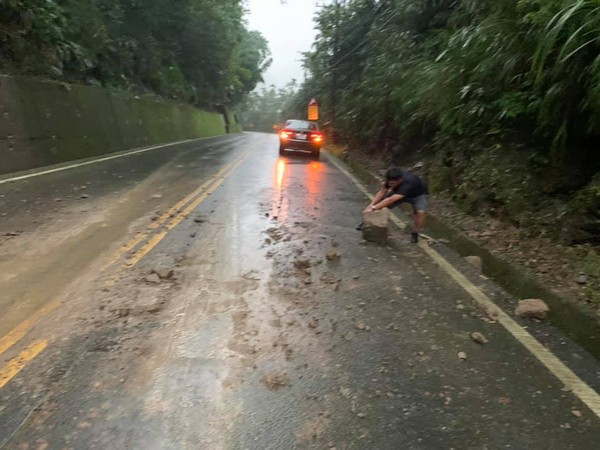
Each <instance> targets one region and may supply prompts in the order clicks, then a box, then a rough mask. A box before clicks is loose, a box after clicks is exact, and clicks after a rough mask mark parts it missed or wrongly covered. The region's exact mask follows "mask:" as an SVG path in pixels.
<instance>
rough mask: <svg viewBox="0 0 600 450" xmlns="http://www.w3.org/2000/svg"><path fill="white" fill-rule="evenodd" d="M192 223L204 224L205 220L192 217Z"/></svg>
mask: <svg viewBox="0 0 600 450" xmlns="http://www.w3.org/2000/svg"><path fill="white" fill-rule="evenodd" d="M194 222H196V223H204V222H206V219H203V218H202V217H194Z"/></svg>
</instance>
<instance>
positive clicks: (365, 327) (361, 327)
mask: <svg viewBox="0 0 600 450" xmlns="http://www.w3.org/2000/svg"><path fill="white" fill-rule="evenodd" d="M354 328H356V329H357V330H361V331H371V327H369V326H368V325H365V324H364V323H363V322H357V323H355V324H354Z"/></svg>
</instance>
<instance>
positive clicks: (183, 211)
mask: <svg viewBox="0 0 600 450" xmlns="http://www.w3.org/2000/svg"><path fill="white" fill-rule="evenodd" d="M255 147H256V145H255V146H254V147H252V148H251V149H249V150H247V151H245V152H243V153H242V154H241V155H239V156H238V157H237V158H235V159H234V160H233V161H231V162H230V163H228V164H227V165H225V166H224V167H223V168H222V169H220V170H219V171H218V172H217V173H216V174H215V175H213V176H212V177H210V178H209V179H208V180H207V181H205V182H204V183H202V185H200V186H199V187H198V188H196V189H195V190H194V191H192V192H190V193H189V194H188V195H186V196H185V197H184V198H183V199H181V200H180V201H179V202H177V204H175V205H174V206H173V207H172V208H170V209H169V210H168V211H167V212H165V213H164V214H163V215H161V216H160V217H159V218H158V219H157V220H155V221H154V222H153V223H152V224H151V225H150V226H149V227H148V229H147V230H145V231H143V232H140V233H137V234H136V236H135V237H134V238H133V239H131V240H130V241H129V242H127V243H126V244H124V245H123V246H122V247H121V248H120V249H119V250H118V251H117V252H116V253H115V255H113V257H112V258H110V260H109V261H108V263H107V264H105V265H104V266H103V268H102V269H101V270H100V273H104V272H105V271H107V270H108V269H110V268H111V267H113V266H115V264H116V263H118V262H119V261H121V260H122V259H123V258H124V257H125V255H127V254H128V253H130V252H131V251H133V250H135V249H136V248H137V250H135V253H133V255H132V256H131V258H129V259H128V260H127V261H126V263H125V264H124V265H123V266H122V267H121V268H122V269H127V268H131V267H133V266H135V265H137V264H138V263H139V262H140V261H141V260H142V258H144V256H146V255H147V254H148V253H149V252H150V251H151V250H152V249H153V248H154V247H156V246H157V245H158V243H159V242H161V241H162V240H163V239H164V238H165V236H166V235H167V234H168V233H169V232H170V231H171V230H172V229H173V228H175V227H176V226H177V225H179V224H180V223H181V222H182V221H183V220H184V219H185V218H186V217H187V216H189V215H190V213H192V212H193V211H194V210H195V209H196V208H197V207H198V206H199V205H200V204H201V203H202V202H203V201H204V200H206V198H207V197H208V196H210V195H211V194H212V193H213V192H214V191H215V190H216V189H217V188H218V187H219V186H221V184H223V182H224V181H225V180H226V179H227V178H228V177H229V176H230V175H231V174H232V173H233V172H234V171H235V170H236V169H237V168H238V167H239V166H240V164H242V162H243V161H244V159H245V158H246V157H247V156H248V155H249V154H250V152H251V151H252V150H253V149H254V148H255ZM161 227H162V229H161ZM157 230H160V231H158V232H157ZM118 276H119V271H117V273H116V274H115V275H114V276H113V277H112V278H111V279H109V280H108V281H107V284H114V282H115V281H116V279H117V278H118ZM59 305H60V302H59V301H58V300H54V301H52V302H50V303H48V304H47V305H45V306H44V307H43V308H41V309H40V310H38V311H37V312H36V313H35V314H33V315H32V316H31V317H29V318H28V319H26V320H24V321H23V322H22V323H20V324H19V325H17V326H16V327H15V328H13V329H12V330H11V331H10V332H9V333H8V334H6V335H5V336H3V337H2V338H0V355H2V354H3V353H4V352H6V351H7V350H9V349H10V348H11V347H13V346H14V345H15V344H16V343H17V342H19V341H20V340H21V339H22V338H23V337H24V336H25V335H26V334H27V333H28V332H29V331H30V330H31V329H32V328H33V327H34V326H35V325H36V324H37V323H38V322H39V321H40V320H41V319H42V318H43V317H44V316H47V315H48V314H50V313H51V312H52V311H54V310H55V309H56V308H58V306H59ZM47 346H48V340H41V341H37V342H34V343H32V344H31V345H29V346H28V347H27V348H25V349H24V350H23V351H21V352H20V353H19V354H18V355H17V356H16V357H14V358H12V359H11V360H10V361H8V363H7V364H6V365H5V366H4V367H1V368H0V389H2V388H3V387H4V386H5V385H6V384H7V383H8V382H9V381H10V380H11V379H13V378H14V377H15V376H16V375H17V374H18V373H19V372H20V371H21V370H22V369H23V368H24V367H25V365H26V364H27V363H28V362H29V361H31V360H32V359H34V358H35V357H36V356H37V355H39V354H40V353H41V352H42V351H43V350H44V349H45V348H46V347H47Z"/></svg>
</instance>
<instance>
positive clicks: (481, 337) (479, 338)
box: [470, 331, 489, 344]
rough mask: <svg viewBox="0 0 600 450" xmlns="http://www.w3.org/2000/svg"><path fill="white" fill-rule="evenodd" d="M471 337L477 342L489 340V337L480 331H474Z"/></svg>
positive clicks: (482, 342)
mask: <svg viewBox="0 0 600 450" xmlns="http://www.w3.org/2000/svg"><path fill="white" fill-rule="evenodd" d="M470 336H471V339H473V340H474V341H475V342H477V343H478V344H487V343H488V342H489V341H488V340H487V338H486V337H485V336H484V335H483V334H481V333H479V332H478V331H474V332H473V333H471V334H470Z"/></svg>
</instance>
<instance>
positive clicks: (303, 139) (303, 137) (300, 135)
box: [296, 134, 306, 141]
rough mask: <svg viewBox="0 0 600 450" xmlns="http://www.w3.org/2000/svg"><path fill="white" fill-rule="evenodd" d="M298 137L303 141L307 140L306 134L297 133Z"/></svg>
mask: <svg viewBox="0 0 600 450" xmlns="http://www.w3.org/2000/svg"><path fill="white" fill-rule="evenodd" d="M296 139H298V140H301V141H305V140H306V135H305V134H297V135H296Z"/></svg>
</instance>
